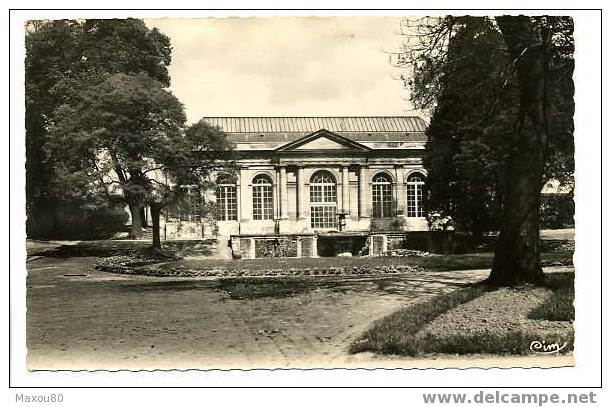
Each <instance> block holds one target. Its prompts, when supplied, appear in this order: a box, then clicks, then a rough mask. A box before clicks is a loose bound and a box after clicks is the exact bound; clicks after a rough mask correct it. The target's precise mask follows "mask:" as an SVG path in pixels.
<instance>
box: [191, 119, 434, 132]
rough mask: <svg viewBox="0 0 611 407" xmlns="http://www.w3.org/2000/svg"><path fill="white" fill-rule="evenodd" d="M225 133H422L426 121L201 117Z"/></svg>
mask: <svg viewBox="0 0 611 407" xmlns="http://www.w3.org/2000/svg"><path fill="white" fill-rule="evenodd" d="M203 120H204V121H206V122H207V123H208V124H211V125H213V126H218V127H220V128H221V129H223V131H225V132H226V133H257V134H264V135H268V134H270V133H311V132H314V131H316V130H320V129H326V130H329V131H332V132H335V133H347V132H351V133H406V132H424V131H425V130H426V123H425V121H424V120H423V119H421V118H420V117H417V116H358V117H357V116H352V117H342V116H334V117H204V118H203Z"/></svg>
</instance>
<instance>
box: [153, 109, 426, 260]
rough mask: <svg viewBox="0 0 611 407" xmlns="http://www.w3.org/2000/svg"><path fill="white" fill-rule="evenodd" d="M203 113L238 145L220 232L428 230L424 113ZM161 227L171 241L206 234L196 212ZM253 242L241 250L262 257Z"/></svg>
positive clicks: (222, 197)
mask: <svg viewBox="0 0 611 407" xmlns="http://www.w3.org/2000/svg"><path fill="white" fill-rule="evenodd" d="M204 120H205V121H206V122H207V123H209V124H210V125H213V126H218V127H219V128H221V129H222V130H223V131H224V132H225V133H226V134H227V137H228V139H229V141H230V142H232V143H234V145H235V152H236V157H237V165H238V171H237V177H236V178H233V179H229V178H227V179H220V180H219V186H218V188H217V191H216V194H215V195H216V196H215V199H216V202H217V206H218V214H219V216H218V219H217V224H216V228H217V229H216V231H215V232H216V234H217V235H218V236H222V237H227V238H228V239H230V240H231V242H232V245H240V244H241V243H239V241H240V239H241V240H243V241H247V240H248V239H251V241H250V242H249V245H250V246H253V245H254V242H255V240H256V239H259V240H261V239H262V240H261V241H263V240H265V239H266V237H272V236H273V237H276V238H277V237H279V236H290V237H291V238H293V237H294V238H295V239H297V241H300V240H301V239H302V238H303V239H305V240H308V239H310V240H308V242H310V243H309V244H312V241H313V240H311V239H312V238H314V241H315V240H316V237H318V236H331V235H333V236H350V235H353V236H365V237H369V236H370V235H376V234H380V235H384V234H388V233H397V232H411V231H424V230H427V227H428V226H427V221H426V217H425V216H426V213H425V210H424V206H423V185H424V181H425V179H426V175H427V174H426V170H425V169H424V168H423V165H422V155H423V152H424V148H425V143H426V136H425V130H426V123H425V122H424V120H422V119H421V118H419V117H408V116H395V117H210V118H204ZM164 230H165V237H166V238H167V239H172V238H198V237H199V238H201V237H202V236H205V235H206V234H207V233H209V232H207V231H206V228H205V227H204V226H202V225H201V223H200V222H199V219H197V218H194V219H187V218H185V219H182V218H181V219H178V220H177V221H174V222H172V221H170V220H169V219H168V220H167V221H166V223H165V226H164ZM252 239H254V240H252ZM268 240H269V239H268ZM242 246H244V244H243V243H242ZM250 246H249V247H248V248H247V250H248V251H249V253H242V252H243V250H242V251H240V253H241V255H242V256H246V257H257V256H254V255H253V253H252V252H253V249H252V247H250ZM298 246H299V245H298ZM233 249H234V252H238V250H237V249H236V248H235V247H233ZM298 249H302V247H298ZM298 251H300V252H303V250H298ZM314 251H316V250H314ZM300 254H302V255H303V253H300ZM310 254H311V253H310ZM314 254H315V253H314Z"/></svg>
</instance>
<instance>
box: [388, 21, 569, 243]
mask: <svg viewBox="0 0 611 407" xmlns="http://www.w3.org/2000/svg"><path fill="white" fill-rule="evenodd" d="M547 19H551V21H548V23H549V24H552V25H553V26H554V28H555V31H556V35H555V40H554V41H555V42H554V49H553V51H552V52H551V55H553V57H552V60H551V61H550V63H551V64H552V65H553V66H552V67H551V68H550V82H551V83H552V86H550V95H549V110H550V121H549V122H550V126H551V129H550V131H551V132H552V133H553V134H554V137H552V138H550V142H549V153H548V154H549V156H550V158H549V159H548V160H547V164H546V169H545V175H544V178H543V180H542V182H546V181H547V180H549V179H552V178H553V179H558V180H560V181H561V182H562V183H564V184H572V179H573V178H572V176H573V171H574V159H573V151H574V148H573V137H572V136H573V121H572V117H573V99H572V95H573V82H572V79H571V75H572V69H573V59H572V46H573V44H572V35H571V34H572V25H571V22H570V21H567V20H566V19H562V18H550V17H547ZM569 20H570V19H569ZM537 23H538V24H541V23H543V21H537ZM404 34H405V35H406V43H405V47H404V49H403V51H402V52H401V53H399V54H398V55H397V60H396V62H397V63H398V64H399V65H400V66H405V67H407V68H409V72H410V74H409V75H404V76H403V79H404V81H405V84H406V86H408V87H409V88H410V90H411V100H412V102H413V104H414V105H415V106H416V107H418V108H420V109H424V110H427V111H429V112H430V114H431V119H430V126H429V128H428V130H427V135H428V139H429V141H428V144H427V149H426V155H425V166H426V167H427V168H428V170H429V174H430V176H429V178H428V183H427V187H428V190H429V204H430V206H431V207H432V208H435V209H438V210H443V211H445V212H448V213H451V214H452V215H453V216H454V217H455V218H456V219H457V221H458V222H459V226H460V228H461V229H465V230H469V231H471V232H472V233H473V234H474V235H475V236H479V235H481V233H483V232H486V231H489V230H498V228H499V227H500V217H501V213H502V212H501V211H502V194H503V190H504V185H505V183H506V182H511V180H507V179H506V177H505V170H504V163H505V162H506V159H507V157H508V154H509V152H510V151H511V150H512V149H519V148H520V147H521V146H519V145H516V142H515V139H514V138H515V137H514V130H515V124H516V117H518V115H519V109H520V97H521V96H520V89H519V86H518V85H517V81H516V73H515V62H514V61H513V60H512V58H511V56H510V55H509V53H508V52H507V47H506V46H505V43H504V36H503V33H502V32H501V31H500V29H499V27H498V24H497V22H496V20H495V19H494V18H489V17H469V16H466V17H452V16H448V17H441V18H423V19H419V20H415V21H407V22H405V24H404Z"/></svg>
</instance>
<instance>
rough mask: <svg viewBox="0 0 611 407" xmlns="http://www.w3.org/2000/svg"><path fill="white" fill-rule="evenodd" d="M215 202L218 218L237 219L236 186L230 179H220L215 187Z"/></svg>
mask: <svg viewBox="0 0 611 407" xmlns="http://www.w3.org/2000/svg"><path fill="white" fill-rule="evenodd" d="M216 204H217V208H218V219H219V220H238V200H237V193H236V186H235V184H234V183H233V182H232V181H231V180H230V179H228V178H221V179H220V181H219V185H218V187H217V188H216Z"/></svg>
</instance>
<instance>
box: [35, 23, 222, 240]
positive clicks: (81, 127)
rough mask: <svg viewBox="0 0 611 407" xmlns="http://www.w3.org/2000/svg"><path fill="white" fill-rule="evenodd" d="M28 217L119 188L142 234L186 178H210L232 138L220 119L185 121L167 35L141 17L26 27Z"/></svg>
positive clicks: (97, 199) (95, 199) (89, 201)
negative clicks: (147, 212) (148, 218)
mask: <svg viewBox="0 0 611 407" xmlns="http://www.w3.org/2000/svg"><path fill="white" fill-rule="evenodd" d="M26 47H27V57H26V127H27V135H26V139H27V143H28V144H27V150H28V167H27V168H26V172H27V174H28V197H27V199H28V203H29V206H30V207H29V211H28V218H29V219H30V220H31V219H32V218H34V219H36V212H37V211H36V209H38V208H40V207H43V208H44V207H46V206H52V205H60V204H61V202H80V203H83V204H86V205H95V204H97V203H103V202H106V201H108V200H109V199H110V198H112V197H113V196H115V197H120V199H121V200H122V201H123V202H124V203H126V204H128V205H129V208H130V212H131V215H132V229H131V234H132V236H134V237H138V236H140V235H141V232H142V230H141V212H142V207H143V206H144V205H150V206H151V209H152V211H153V212H154V213H153V223H154V224H155V222H156V223H157V225H156V227H155V230H154V232H156V236H155V237H156V239H155V242H154V244H156V245H157V246H160V242H159V236H158V232H159V231H158V224H159V222H158V221H159V211H160V209H161V208H162V207H163V206H164V205H165V204H166V203H167V202H169V201H171V200H172V199H174V197H175V193H174V192H175V188H174V187H175V186H177V185H180V184H181V183H189V184H191V185H193V184H197V185H198V186H200V187H203V188H209V187H210V186H211V181H210V175H211V174H213V173H214V172H215V171H217V170H218V169H219V168H221V169H223V168H227V167H228V165H229V164H230V161H227V159H228V158H229V157H228V152H229V150H230V148H231V146H230V145H229V144H228V143H227V140H226V137H225V135H224V133H222V131H220V129H218V128H213V127H210V126H208V125H206V124H205V123H202V122H200V123H196V124H195V125H193V126H190V127H188V128H187V127H186V125H185V123H186V118H185V113H184V107H183V105H182V103H180V101H179V100H178V99H177V98H176V97H175V96H174V95H173V94H172V93H171V92H170V91H169V90H168V89H167V88H168V86H169V84H170V78H169V74H168V70H167V67H168V65H169V64H170V62H171V46H170V42H169V39H168V38H167V37H166V36H165V35H163V34H161V33H160V32H159V31H157V30H156V29H149V28H147V27H146V25H145V24H144V23H143V22H142V21H140V20H133V19H128V20H82V21H74V20H60V21H45V22H40V21H36V22H31V23H30V25H29V32H28V34H27V36H26Z"/></svg>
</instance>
